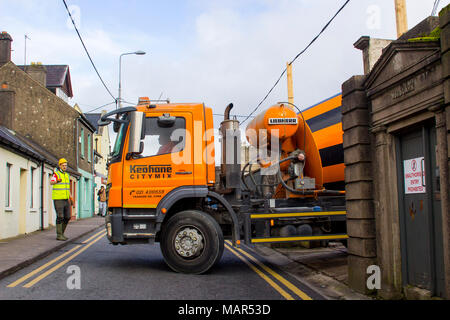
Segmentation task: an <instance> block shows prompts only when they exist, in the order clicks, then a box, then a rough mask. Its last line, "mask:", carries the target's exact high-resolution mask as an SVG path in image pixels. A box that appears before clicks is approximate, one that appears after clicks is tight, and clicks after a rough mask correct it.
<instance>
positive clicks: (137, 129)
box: [128, 111, 145, 154]
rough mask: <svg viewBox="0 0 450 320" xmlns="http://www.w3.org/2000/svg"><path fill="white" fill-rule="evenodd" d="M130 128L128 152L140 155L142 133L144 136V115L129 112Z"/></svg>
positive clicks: (142, 113)
mask: <svg viewBox="0 0 450 320" xmlns="http://www.w3.org/2000/svg"><path fill="white" fill-rule="evenodd" d="M130 118H131V128H130V139H129V144H128V152H129V153H133V154H140V153H142V151H141V140H142V135H143V133H144V134H145V131H144V132H143V129H144V121H145V113H144V112H139V111H134V112H131V117H130Z"/></svg>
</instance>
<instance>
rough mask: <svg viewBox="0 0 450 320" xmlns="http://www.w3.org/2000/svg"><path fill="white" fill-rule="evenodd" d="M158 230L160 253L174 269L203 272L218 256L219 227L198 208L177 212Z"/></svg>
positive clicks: (222, 242) (221, 241)
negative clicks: (159, 234) (159, 233)
mask: <svg viewBox="0 0 450 320" xmlns="http://www.w3.org/2000/svg"><path fill="white" fill-rule="evenodd" d="M161 231H162V232H161V241H160V245H161V252H162V254H163V257H164V260H165V262H166V263H167V265H168V266H169V267H170V268H171V269H172V270H174V271H176V272H180V273H190V274H201V273H205V272H206V271H208V270H209V269H210V268H211V267H212V266H213V265H214V264H215V263H217V262H218V261H219V260H220V258H221V257H222V254H223V249H224V239H223V233H222V230H221V229H220V226H219V224H218V223H217V222H216V221H215V220H214V219H213V218H212V217H211V216H210V215H208V214H206V213H204V212H202V211H197V210H187V211H182V212H179V213H177V214H175V215H174V216H173V217H171V218H170V219H169V221H168V222H167V224H166V225H165V226H164V227H163V229H162V230H161Z"/></svg>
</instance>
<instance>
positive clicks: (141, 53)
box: [118, 50, 145, 108]
mask: <svg viewBox="0 0 450 320" xmlns="http://www.w3.org/2000/svg"><path fill="white" fill-rule="evenodd" d="M130 54H135V55H138V56H143V55H144V54H145V52H144V51H141V50H139V51H135V52H128V53H122V54H121V55H120V57H119V98H118V105H119V108H122V57H123V56H126V55H130Z"/></svg>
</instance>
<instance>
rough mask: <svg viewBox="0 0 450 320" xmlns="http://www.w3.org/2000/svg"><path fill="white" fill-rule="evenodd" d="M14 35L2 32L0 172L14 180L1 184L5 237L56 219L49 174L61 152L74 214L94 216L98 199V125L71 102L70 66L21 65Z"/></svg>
mask: <svg viewBox="0 0 450 320" xmlns="http://www.w3.org/2000/svg"><path fill="white" fill-rule="evenodd" d="M12 41H13V39H12V38H11V36H10V35H9V34H8V33H6V32H2V33H1V34H0V115H1V116H0V126H2V128H1V129H2V132H3V133H4V134H3V142H4V143H3V144H1V145H0V149H2V151H1V154H2V157H1V158H0V172H1V176H2V177H3V176H4V175H6V176H7V177H8V178H9V181H10V184H6V185H5V186H2V188H3V192H2V194H3V195H4V196H2V197H0V224H1V225H3V226H5V224H4V223H1V222H3V221H8V225H9V227H8V228H7V230H8V231H7V232H3V233H2V231H1V230H0V238H7V237H14V236H17V235H19V234H23V233H29V232H33V231H36V230H38V229H44V228H47V227H49V226H51V225H54V223H55V215H54V209H53V203H52V201H51V188H50V187H49V183H48V179H49V177H50V175H51V173H52V170H53V169H54V168H55V167H56V163H57V159H59V158H62V157H64V158H66V159H67V160H68V162H69V168H68V172H69V173H70V175H71V181H70V189H71V195H72V197H73V198H74V200H75V202H76V207H75V209H73V210H72V216H73V218H72V219H78V218H86V217H90V216H92V214H93V199H94V197H93V147H92V146H93V144H92V139H93V132H94V131H95V128H93V127H92V125H91V124H90V123H89V122H88V121H87V119H86V118H85V117H84V116H82V114H80V113H79V112H78V111H77V110H75V109H74V108H72V107H71V106H70V105H69V104H68V103H67V102H68V101H69V99H70V98H72V97H73V92H72V83H71V79H70V69H69V66H67V65H42V64H32V65H30V66H17V65H15V64H14V63H13V62H12V61H11V43H12ZM13 138H16V139H17V141H15V140H14V139H13ZM11 140H13V141H11ZM18 141H20V142H21V143H22V144H23V145H21V143H18ZM25 146H27V147H25ZM5 148H6V149H5ZM5 150H6V151H7V152H6V151H5ZM30 154H33V156H31V155H30ZM13 155H14V156H13ZM33 157H34V158H33ZM19 159H20V161H19ZM24 159H26V161H25V160H24ZM30 159H33V160H34V163H35V165H33V164H30V163H31V161H29V160H30ZM22 160H24V161H22ZM27 161H28V162H27ZM6 176H5V177H6ZM30 184H31V185H33V186H34V185H35V187H33V192H31V193H30V191H27V190H31V186H30ZM19 194H20V197H19V198H17V195H19ZM7 195H10V196H11V195H13V196H11V197H10V198H8V197H7ZM25 195H26V196H25ZM31 197H32V198H33V202H32V203H33V205H32V208H31V210H29V209H30V208H27V206H28V204H29V203H30V199H31ZM15 198H17V199H16V200H14V199H15ZM22 198H24V200H22ZM19 199H20V200H19ZM22 202H24V203H25V204H23V203H22ZM27 203H28V204H27ZM30 206H31V205H30ZM24 208H25V209H24ZM24 210H26V211H27V213H24ZM30 212H31V213H30ZM34 213H35V214H34ZM33 214H34V215H33ZM30 221H33V222H32V223H31V222H30ZM15 225H17V227H15ZM11 230H12V231H11Z"/></svg>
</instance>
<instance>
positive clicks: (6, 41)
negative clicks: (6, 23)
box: [0, 31, 13, 67]
mask: <svg viewBox="0 0 450 320" xmlns="http://www.w3.org/2000/svg"><path fill="white" fill-rule="evenodd" d="M12 41H13V39H12V38H11V36H10V35H9V34H8V33H7V32H6V31H3V32H2V33H0V67H1V66H3V65H4V64H5V63H7V62H10V61H11V42H12Z"/></svg>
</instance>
